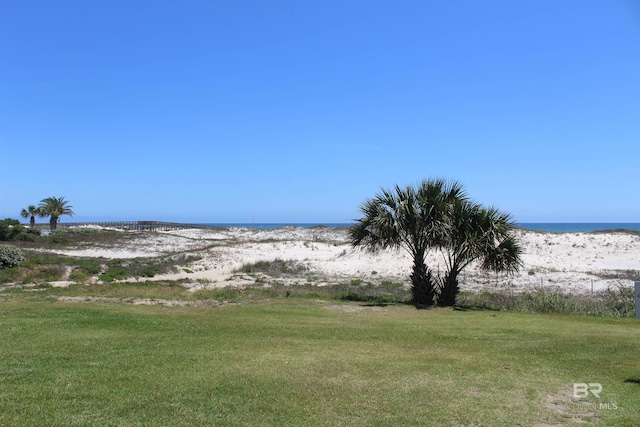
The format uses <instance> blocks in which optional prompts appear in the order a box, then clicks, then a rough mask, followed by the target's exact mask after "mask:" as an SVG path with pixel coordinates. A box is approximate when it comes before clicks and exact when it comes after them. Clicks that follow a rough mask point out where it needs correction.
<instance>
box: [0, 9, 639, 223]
mask: <svg viewBox="0 0 640 427" xmlns="http://www.w3.org/2000/svg"><path fill="white" fill-rule="evenodd" d="M434 177H441V178H446V179H453V180H458V181H460V182H461V183H463V184H464V185H465V187H466V188H467V190H468V193H469V194H470V196H471V197H473V198H474V199H475V200H476V201H478V202H481V203H484V204H486V205H494V206H497V207H498V208H500V209H502V210H505V211H507V212H510V213H512V214H513V215H514V217H515V219H516V220H518V221H520V222H640V2H638V1H634V0H628V1H625V0H560V1H559V0H517V1H514V0H504V1H500V0H486V1H480V0H474V1H464V0H451V1H448V0H437V1H429V0H420V1H403V0H399V1H389V0H385V1H376V0H362V1H349V0H286V1H278V0H274V1H266V0H261V1H248V0H233V1H214V0H207V1H177V0H173V1H160V0H148V1H142V0H137V1H136V0H126V1H120V0H90V1H87V0H75V1H70V0H56V1H49V0H2V1H0V217H2V218H5V217H13V218H18V215H19V212H20V210H21V209H22V208H24V207H26V206H27V205H29V204H37V203H38V202H39V201H40V200H41V199H43V198H45V197H49V196H56V197H59V196H65V197H66V199H68V200H70V202H71V204H72V205H73V207H74V210H75V212H76V217H75V219H76V220H96V219H155V220H171V221H185V222H251V221H252V220H255V222H322V223H330V222H346V221H349V220H351V219H354V218H357V216H358V207H359V205H360V203H361V202H362V201H363V200H364V199H365V198H367V197H371V196H373V195H374V194H375V193H376V192H377V191H378V190H379V189H380V188H382V187H391V186H393V185H394V184H395V183H398V184H401V185H408V184H415V183H417V182H418V181H420V180H422V179H424V178H434ZM64 220H67V221H68V220H70V219H69V218H65V219H64Z"/></svg>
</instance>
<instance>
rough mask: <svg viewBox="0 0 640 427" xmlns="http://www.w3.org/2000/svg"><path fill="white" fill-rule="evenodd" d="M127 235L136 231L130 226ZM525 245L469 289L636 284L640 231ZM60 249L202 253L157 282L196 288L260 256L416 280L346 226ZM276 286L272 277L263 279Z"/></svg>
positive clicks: (546, 238) (468, 275)
mask: <svg viewBox="0 0 640 427" xmlns="http://www.w3.org/2000/svg"><path fill="white" fill-rule="evenodd" d="M122 232H123V233H131V232H128V231H122ZM518 237H519V239H520V241H521V242H522V245H523V247H524V254H523V261H524V267H523V268H522V269H521V270H520V272H518V273H516V274H514V275H510V276H507V275H504V274H501V275H498V276H496V274H495V273H487V272H483V271H481V270H479V269H478V268H477V267H476V266H474V265H470V266H469V267H467V269H466V270H465V271H464V272H463V273H462V275H461V280H460V282H461V287H462V289H476V290H478V289H496V288H501V289H513V290H518V289H530V288H539V287H544V288H557V287H559V288H561V289H563V290H566V291H570V292H584V293H589V292H591V290H592V289H593V290H594V291H599V290H603V289H606V288H609V287H618V286H621V285H622V286H633V279H634V278H635V279H636V280H637V279H638V275H639V274H640V235H638V234H634V233H626V232H606V233H542V232H533V231H524V230H520V231H518ZM54 251H55V252H57V253H60V254H66V255H73V256H86V257H96V258H100V257H102V258H105V259H115V258H118V259H128V258H145V257H158V256H164V255H169V254H187V255H195V256H197V257H200V259H199V260H197V261H194V262H187V263H185V264H184V265H181V266H180V271H179V272H177V273H172V274H166V275H157V276H155V277H154V278H152V279H148V278H144V279H140V280H179V279H182V280H183V281H184V282H185V283H186V286H189V287H190V288H192V289H194V290H196V289H201V288H205V287H221V286H246V285H250V284H253V283H255V282H256V280H258V276H256V275H248V274H242V273H238V272H237V269H238V268H239V267H241V266H242V265H244V264H249V263H255V262H257V261H273V260H275V259H280V260H285V261H289V260H291V261H297V262H299V263H301V264H302V265H304V266H305V267H306V273H307V274H305V275H304V277H289V278H286V279H280V280H285V282H286V283H287V284H290V285H296V284H301V283H308V282H310V281H312V282H313V283H315V284H317V285H321V286H322V285H331V284H334V283H349V282H350V281H351V280H361V281H362V282H363V283H372V284H377V283H380V282H381V281H384V280H390V281H394V282H402V283H406V284H407V285H408V284H409V279H408V276H409V273H410V269H411V264H412V260H411V258H410V256H409V255H408V254H407V253H406V252H405V251H404V250H401V249H400V250H383V251H380V252H378V253H373V254H372V253H369V252H366V251H363V250H361V249H354V248H352V247H351V246H350V245H349V243H348V238H347V229H346V228H328V227H315V228H301V227H282V228H277V229H250V228H237V227H230V228H219V229H218V228H216V229H186V230H178V231H166V232H156V233H148V232H138V233H135V236H134V238H133V239H128V240H127V242H126V243H124V244H119V245H118V246H117V247H108V246H100V247H91V248H87V247H78V248H71V249H69V248H65V249H60V250H54ZM427 262H428V265H429V266H430V267H432V268H433V269H434V270H435V271H442V270H443V266H444V263H443V260H442V255H441V254H440V253H438V252H431V253H430V254H429V256H428V258H427ZM262 283H268V281H266V282H265V281H262Z"/></svg>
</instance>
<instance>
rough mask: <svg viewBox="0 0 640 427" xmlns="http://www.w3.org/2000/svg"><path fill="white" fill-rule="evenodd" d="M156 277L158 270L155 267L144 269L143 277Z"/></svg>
mask: <svg viewBox="0 0 640 427" xmlns="http://www.w3.org/2000/svg"><path fill="white" fill-rule="evenodd" d="M155 275H156V270H154V268H153V267H151V266H147V267H145V268H143V269H142V277H153V276H155Z"/></svg>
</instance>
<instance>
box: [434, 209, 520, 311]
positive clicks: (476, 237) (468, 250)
mask: <svg viewBox="0 0 640 427" xmlns="http://www.w3.org/2000/svg"><path fill="white" fill-rule="evenodd" d="M450 213H451V216H450V220H451V232H450V233H449V239H448V241H447V242H446V243H445V244H444V245H443V246H442V247H441V250H442V253H443V255H444V261H445V265H446V268H447V271H446V272H445V274H444V277H443V278H442V279H441V283H440V289H439V295H438V305H441V306H453V305H455V303H456V299H457V296H458V293H459V291H460V288H459V283H458V275H459V274H460V273H461V272H462V270H463V269H464V268H465V267H467V266H468V265H469V264H471V263H472V262H475V261H480V268H482V269H485V270H493V271H496V272H502V271H506V272H513V271H518V270H519V268H520V266H521V265H522V261H521V259H520V255H521V254H522V247H521V246H520V244H519V242H518V241H517V239H516V238H515V235H514V230H515V229H516V225H515V222H514V221H513V220H512V219H511V216H510V215H509V214H507V213H503V212H500V211H499V210H497V209H495V208H484V207H482V206H481V205H478V204H476V203H472V202H469V201H456V202H455V203H454V204H453V205H452V209H451V211H450Z"/></svg>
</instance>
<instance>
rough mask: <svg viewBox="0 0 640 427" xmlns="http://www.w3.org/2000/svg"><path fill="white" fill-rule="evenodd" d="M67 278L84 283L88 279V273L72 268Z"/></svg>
mask: <svg viewBox="0 0 640 427" xmlns="http://www.w3.org/2000/svg"><path fill="white" fill-rule="evenodd" d="M69 280H71V281H72V282H75V283H86V282H87V281H88V280H89V275H88V274H87V273H85V272H84V271H82V270H73V271H72V272H71V274H69Z"/></svg>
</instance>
